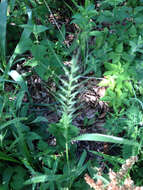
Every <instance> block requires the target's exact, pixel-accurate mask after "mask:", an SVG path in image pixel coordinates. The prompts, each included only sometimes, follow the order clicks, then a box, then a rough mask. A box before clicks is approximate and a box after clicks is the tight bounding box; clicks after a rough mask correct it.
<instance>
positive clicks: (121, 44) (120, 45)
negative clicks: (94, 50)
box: [115, 43, 123, 53]
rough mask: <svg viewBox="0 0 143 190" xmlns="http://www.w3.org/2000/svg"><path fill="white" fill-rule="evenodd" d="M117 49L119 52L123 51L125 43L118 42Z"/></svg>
mask: <svg viewBox="0 0 143 190" xmlns="http://www.w3.org/2000/svg"><path fill="white" fill-rule="evenodd" d="M115 51H116V52H117V53H122V52H123V43H120V44H118V45H117V47H116V49H115Z"/></svg>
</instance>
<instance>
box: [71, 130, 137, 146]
mask: <svg viewBox="0 0 143 190" xmlns="http://www.w3.org/2000/svg"><path fill="white" fill-rule="evenodd" d="M72 140H77V141H99V142H109V143H119V144H128V145H132V146H139V144H138V143H137V142H134V141H131V140H127V139H124V138H120V137H115V136H109V135H102V134H98V133H94V134H84V135H81V136H79V137H76V138H74V139H72Z"/></svg>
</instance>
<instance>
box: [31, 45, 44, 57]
mask: <svg viewBox="0 0 143 190" xmlns="http://www.w3.org/2000/svg"><path fill="white" fill-rule="evenodd" d="M46 49H47V47H45V46H43V45H39V44H38V45H33V46H32V47H31V52H32V55H33V56H34V58H35V59H37V60H41V59H43V57H44V56H45V55H46V54H47V52H46Z"/></svg>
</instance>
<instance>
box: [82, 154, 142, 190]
mask: <svg viewBox="0 0 143 190" xmlns="http://www.w3.org/2000/svg"><path fill="white" fill-rule="evenodd" d="M135 162H137V157H136V156H132V157H131V158H129V159H127V160H126V162H125V164H123V165H122V167H121V169H120V171H119V172H117V173H115V172H113V171H112V170H111V169H110V171H109V173H108V176H109V179H110V182H109V184H108V185H107V186H105V185H104V183H103V181H102V180H101V179H98V180H97V182H95V181H94V180H93V179H92V178H91V177H90V176H89V175H88V174H86V175H85V177H84V179H85V181H86V183H87V184H88V185H89V186H90V187H91V188H93V189H95V190H143V187H137V186H135V185H134V182H133V181H132V180H131V178H130V177H127V178H126V179H125V180H124V183H123V184H122V185H121V182H122V180H123V179H124V178H125V176H126V174H127V172H128V170H129V169H131V168H132V166H133V164H134V163H135ZM100 175H102V174H100Z"/></svg>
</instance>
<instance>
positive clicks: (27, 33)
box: [6, 8, 32, 74]
mask: <svg viewBox="0 0 143 190" xmlns="http://www.w3.org/2000/svg"><path fill="white" fill-rule="evenodd" d="M27 14H28V23H27V24H32V11H31V9H30V8H27ZM30 34H31V30H29V29H27V28H25V29H24V31H23V33H22V35H21V38H20V41H19V43H18V44H17V46H16V48H15V51H14V53H13V55H12V56H11V58H10V60H9V62H8V67H7V70H6V74H7V73H8V72H9V70H10V68H11V66H12V64H13V62H14V60H15V58H16V56H17V55H18V54H20V53H21V52H22V51H20V50H22V48H25V47H24V46H25V43H24V41H25V40H26V41H27V39H28V38H29V37H30ZM29 41H30V39H29ZM29 45H30V44H29Z"/></svg>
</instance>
